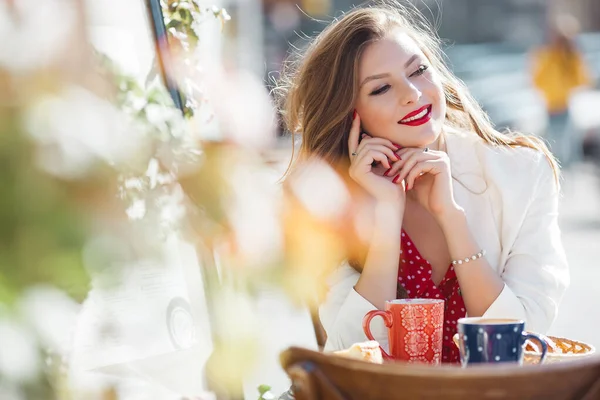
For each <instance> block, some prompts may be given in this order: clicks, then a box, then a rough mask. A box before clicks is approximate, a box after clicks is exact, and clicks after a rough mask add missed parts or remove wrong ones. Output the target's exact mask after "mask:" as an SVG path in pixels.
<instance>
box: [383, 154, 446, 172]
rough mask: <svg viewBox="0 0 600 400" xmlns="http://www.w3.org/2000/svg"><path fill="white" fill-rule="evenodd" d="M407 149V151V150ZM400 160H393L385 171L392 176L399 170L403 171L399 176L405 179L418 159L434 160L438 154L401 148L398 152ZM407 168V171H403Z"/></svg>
mask: <svg viewBox="0 0 600 400" xmlns="http://www.w3.org/2000/svg"><path fill="white" fill-rule="evenodd" d="M407 150H408V151H407ZM399 153H400V154H399V157H400V161H398V162H395V163H394V164H393V165H392V168H391V169H390V170H389V171H388V172H387V175H388V176H394V175H395V174H397V173H398V172H399V171H402V172H404V174H401V178H402V179H405V178H406V175H407V174H408V172H409V171H410V169H411V168H412V167H413V166H414V165H415V164H416V163H417V162H419V161H423V160H435V159H436V158H437V157H438V156H437V155H436V154H435V153H433V152H423V150H422V149H410V150H409V149H402V150H401V152H399ZM405 170H408V171H405Z"/></svg>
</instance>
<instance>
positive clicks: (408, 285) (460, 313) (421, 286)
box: [398, 230, 466, 363]
mask: <svg viewBox="0 0 600 400" xmlns="http://www.w3.org/2000/svg"><path fill="white" fill-rule="evenodd" d="M402 288H404V290H405V291H406V294H407V296H408V298H410V299H415V298H420V299H443V300H445V303H444V308H445V309H444V328H443V329H444V333H443V340H442V362H443V363H458V362H459V361H460V356H459V352H458V348H457V347H456V345H455V344H454V342H453V341H452V336H453V335H454V334H455V333H456V332H457V323H456V321H457V320H458V319H459V318H462V317H464V316H465V315H466V309H465V303H464V301H463V298H462V295H461V293H460V288H459V286H458V279H457V277H456V272H455V271H454V267H453V266H452V265H450V267H449V268H448V271H447V272H446V276H444V278H443V279H442V281H441V282H440V283H439V284H438V285H437V286H436V285H435V284H434V283H433V279H432V269H431V265H430V264H429V262H428V261H427V260H424V259H423V258H422V257H421V254H420V253H419V251H418V250H417V248H416V247H415V245H414V244H413V243H412V241H411V240H410V238H409V237H408V234H406V232H404V230H402V244H401V251H400V266H399V267H398V293H399V294H400V293H402V292H403V290H402Z"/></svg>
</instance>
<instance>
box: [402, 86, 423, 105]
mask: <svg viewBox="0 0 600 400" xmlns="http://www.w3.org/2000/svg"><path fill="white" fill-rule="evenodd" d="M422 95H423V94H422V93H421V91H420V90H419V88H417V87H416V86H415V85H413V84H412V83H411V84H409V85H408V86H407V87H406V91H405V92H404V93H403V94H402V99H401V102H402V105H410V104H414V103H417V102H418V101H419V100H420V99H421V96H422Z"/></svg>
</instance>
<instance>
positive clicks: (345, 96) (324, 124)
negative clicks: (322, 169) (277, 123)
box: [274, 1, 560, 184]
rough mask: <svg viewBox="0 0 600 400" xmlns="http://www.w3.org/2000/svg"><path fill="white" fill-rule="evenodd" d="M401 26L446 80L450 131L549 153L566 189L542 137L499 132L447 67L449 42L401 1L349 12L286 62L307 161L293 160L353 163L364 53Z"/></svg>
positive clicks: (283, 86) (284, 98)
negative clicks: (351, 136) (351, 138)
mask: <svg viewBox="0 0 600 400" xmlns="http://www.w3.org/2000/svg"><path fill="white" fill-rule="evenodd" d="M397 28H400V29H402V30H403V31H404V32H406V33H407V34H408V35H409V36H410V37H411V38H412V39H413V40H414V41H415V42H416V43H417V45H418V46H419V47H420V48H421V50H422V51H423V53H424V54H425V56H426V57H427V58H428V60H429V62H430V63H431V66H432V67H433V68H434V69H435V70H436V71H437V73H438V74H439V75H440V77H441V81H442V86H443V91H444V96H445V99H446V105H447V113H446V125H447V126H449V127H452V128H455V129H458V130H463V131H467V132H474V133H475V134H477V135H478V136H479V137H481V138H482V139H483V140H484V141H485V142H487V143H488V144H490V145H493V146H506V147H527V148H531V149H534V150H537V151H540V152H542V153H543V154H544V155H545V156H546V158H547V160H548V162H549V163H550V165H551V167H552V169H553V171H554V176H555V178H556V182H557V184H558V183H559V176H560V175H559V166H558V164H557V161H556V159H555V158H554V156H553V155H552V153H550V151H549V150H548V148H547V146H546V145H545V144H544V142H543V141H542V140H541V139H539V138H537V137H535V136H528V135H523V134H519V133H515V132H510V131H508V132H503V133H501V132H498V131H497V130H496V129H494V126H493V124H492V123H491V122H490V120H489V118H488V116H487V115H486V113H485V112H484V111H483V110H482V108H481V106H480V105H479V104H478V103H477V101H475V99H474V98H473V96H472V95H471V94H470V93H469V90H468V89H467V87H466V86H465V84H464V83H463V82H462V81H461V80H459V79H458V78H457V77H456V76H455V75H454V74H453V73H452V72H451V71H450V69H449V68H448V67H447V65H446V63H445V55H444V53H443V52H442V49H441V40H440V39H439V38H438V37H437V35H436V34H435V33H434V31H433V29H431V27H430V25H429V24H428V22H427V21H426V19H425V18H424V17H423V16H422V15H421V14H420V13H419V12H418V11H416V10H415V9H414V8H413V7H410V8H409V7H408V6H403V5H401V4H399V3H397V2H395V1H391V2H390V1H384V2H378V3H374V4H372V5H370V6H365V7H362V8H355V9H353V10H351V11H349V12H348V13H346V14H345V15H343V16H342V17H341V18H339V19H336V20H334V21H333V22H332V23H331V24H330V25H329V26H327V28H326V29H325V30H323V31H322V32H321V33H320V34H319V35H318V36H317V37H316V38H315V39H314V40H313V42H312V43H311V44H310V46H309V47H308V48H307V50H306V51H305V52H304V53H303V54H302V53H300V54H296V55H295V56H296V57H295V58H291V59H290V60H288V61H287V63H286V64H285V66H284V69H283V72H282V75H281V77H280V79H279V81H278V85H277V87H276V88H275V89H274V94H275V96H276V97H278V99H279V103H280V112H281V115H282V118H283V121H284V123H285V125H286V128H287V129H288V130H289V131H290V132H292V133H293V134H301V136H302V144H301V147H300V152H299V155H298V157H294V156H293V159H294V158H296V159H305V158H308V157H311V156H317V157H320V158H322V159H324V160H325V161H327V162H329V163H330V164H331V165H333V166H340V165H347V164H348V162H349V161H348V160H349V157H348V145H347V143H348V135H349V131H350V126H351V124H352V111H353V109H354V103H355V101H356V97H357V93H358V64H359V61H360V58H361V55H362V53H363V52H364V50H365V49H366V47H367V46H368V45H369V44H370V43H372V42H373V41H376V40H379V39H382V38H384V37H385V36H386V35H387V34H388V33H389V32H390V31H391V30H392V29H397ZM292 163H293V161H291V162H290V166H289V168H288V172H289V171H290V170H291V168H292Z"/></svg>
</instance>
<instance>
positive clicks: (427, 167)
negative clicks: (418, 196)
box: [406, 160, 443, 190]
mask: <svg viewBox="0 0 600 400" xmlns="http://www.w3.org/2000/svg"><path fill="white" fill-rule="evenodd" d="M441 162H443V161H442V160H426V161H419V162H418V163H416V164H415V166H414V167H413V168H412V169H411V170H410V172H409V173H408V175H407V176H406V190H411V189H412V188H413V187H414V186H415V181H416V180H417V178H419V177H420V176H422V175H424V174H432V173H435V172H436V169H437V167H438V165H439V164H440V163H441Z"/></svg>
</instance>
